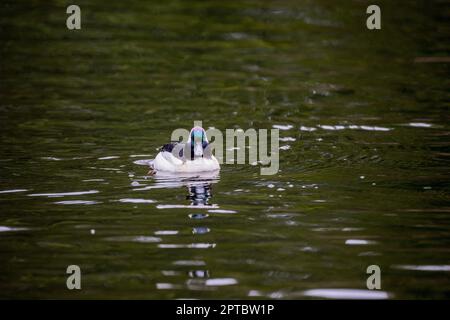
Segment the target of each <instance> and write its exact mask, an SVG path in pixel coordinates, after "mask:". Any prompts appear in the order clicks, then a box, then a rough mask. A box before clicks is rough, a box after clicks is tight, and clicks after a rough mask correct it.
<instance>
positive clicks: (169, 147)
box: [159, 142, 186, 161]
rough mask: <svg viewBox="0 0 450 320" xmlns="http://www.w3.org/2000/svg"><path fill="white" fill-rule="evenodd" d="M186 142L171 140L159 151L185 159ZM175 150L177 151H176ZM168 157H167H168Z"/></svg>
mask: <svg viewBox="0 0 450 320" xmlns="http://www.w3.org/2000/svg"><path fill="white" fill-rule="evenodd" d="M185 148H186V144H185V143H179V142H171V143H166V144H165V145H163V146H162V147H161V149H160V150H159V152H161V153H162V154H163V155H164V156H166V155H167V156H169V154H171V155H173V156H175V157H176V158H178V159H180V160H183V161H184V159H185V154H186V152H185ZM174 151H175V152H174ZM166 158H167V157H166Z"/></svg>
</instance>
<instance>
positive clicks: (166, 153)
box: [150, 127, 220, 174]
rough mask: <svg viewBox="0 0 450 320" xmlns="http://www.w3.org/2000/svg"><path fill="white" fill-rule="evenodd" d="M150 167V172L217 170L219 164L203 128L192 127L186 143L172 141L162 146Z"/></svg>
mask: <svg viewBox="0 0 450 320" xmlns="http://www.w3.org/2000/svg"><path fill="white" fill-rule="evenodd" d="M150 168H151V170H150V173H152V174H155V173H156V172H159V171H163V172H174V173H183V172H184V173H190V172H207V171H218V170H220V165H219V162H218V161H217V159H216V157H214V155H213V154H212V153H211V148H210V145H209V142H208V138H207V137H206V132H205V130H204V129H203V128H201V127H194V128H192V130H191V132H190V133H189V139H188V141H187V143H179V142H172V143H168V144H165V145H164V146H162V147H161V149H160V152H159V153H158V155H157V156H156V158H155V160H153V162H151V163H150Z"/></svg>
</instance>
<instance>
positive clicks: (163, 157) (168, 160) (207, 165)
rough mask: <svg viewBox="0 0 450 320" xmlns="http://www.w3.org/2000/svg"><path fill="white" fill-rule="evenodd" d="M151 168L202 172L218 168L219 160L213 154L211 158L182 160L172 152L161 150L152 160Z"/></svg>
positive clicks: (168, 170)
mask: <svg viewBox="0 0 450 320" xmlns="http://www.w3.org/2000/svg"><path fill="white" fill-rule="evenodd" d="M153 168H154V169H155V170H156V171H167V172H204V171H215V170H219V169H220V165H219V162H218V161H217V159H216V158H215V157H214V156H211V159H206V158H197V159H195V160H193V161H190V160H186V161H184V162H183V161H182V160H180V159H178V158H176V157H174V156H173V155H172V153H170V152H167V151H163V152H160V153H158V155H157V156H156V158H155V160H154V161H153Z"/></svg>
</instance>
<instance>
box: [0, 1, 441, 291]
mask: <svg viewBox="0 0 450 320" xmlns="http://www.w3.org/2000/svg"><path fill="white" fill-rule="evenodd" d="M77 4H78V5H80V7H81V9H82V30H80V31H76V32H70V31H68V30H67V29H66V28H65V19H66V14H65V3H64V2H61V1H52V2H49V3H48V4H31V3H29V2H28V1H2V3H1V5H0V6H1V11H0V12H1V19H0V32H1V38H2V46H1V49H0V50H1V51H0V55H1V63H0V74H1V86H0V95H1V99H0V119H1V120H0V121H1V129H0V132H1V135H0V139H1V148H0V152H1V153H0V161H1V175H0V176H1V179H0V297H1V298H89V299H91V298H145V299H147V298H150V299H153V298H170V299H172V298H270V299H303V298H339V297H344V298H369V299H372V298H373V299H385V298H394V299H395V298H449V297H450V277H449V268H450V267H449V266H450V250H449V248H450V209H449V208H450V206H449V197H448V191H449V187H448V186H449V184H448V182H449V180H448V172H449V126H448V107H449V94H448V88H449V78H448V74H449V73H448V71H449V69H448V63H444V62H439V59H437V60H438V62H435V63H429V60H426V59H425V60H424V59H417V58H419V57H441V56H448V53H449V47H448V41H447V39H448V35H449V28H448V24H447V23H446V22H447V21H448V5H447V4H446V3H445V1H400V2H398V1H396V2H392V1H379V2H378V4H379V5H380V6H381V8H382V28H383V29H382V30H381V31H377V32H369V31H367V29H366V28H365V19H366V14H365V9H366V7H367V5H368V4H369V3H365V2H364V1H363V2H361V1H325V0H320V1H301V2H298V1H281V2H278V1H277V2H273V3H272V2H270V3H261V2H259V1H258V2H255V1H245V2H242V1H239V2H229V1H226V2H225V1H220V2H219V1H214V2H213V1H208V2H203V1H201V2H200V1H195V2H192V3H187V2H184V1H165V2H164V4H150V3H142V2H138V1H127V2H123V3H114V4H111V3H110V4H108V5H103V4H100V2H97V1H89V2H87V1H78V2H77ZM446 8H447V9H446ZM414 61H416V62H414ZM424 61H425V62H424ZM427 61H428V62H427ZM194 120H202V121H203V124H204V126H205V127H206V128H208V127H215V128H218V129H221V130H224V129H226V128H243V129H247V128H267V129H270V128H273V127H276V126H278V128H280V129H281V130H280V137H281V141H280V146H281V150H280V172H279V173H278V174H276V175H273V176H261V175H260V174H259V167H258V166H250V165H223V166H222V170H221V172H220V175H219V176H213V177H201V176H200V177H196V178H194V179H176V178H173V177H166V178H161V179H158V178H155V177H150V176H146V174H147V172H148V168H147V166H145V162H146V161H147V160H148V159H151V158H153V157H154V156H155V155H156V153H157V148H158V147H159V146H160V145H162V144H163V143H166V142H167V141H168V140H169V139H170V134H171V132H172V130H174V129H176V128H186V129H190V127H192V125H193V121H194ZM143 164H144V165H143ZM72 264H75V265H79V266H80V267H81V270H82V290H81V291H77V292H74V291H69V290H67V288H66V276H67V275H66V268H67V266H68V265H72ZM372 264H376V265H378V266H380V268H381V272H382V290H381V291H377V292H374V291H369V290H367V288H366V279H367V276H368V275H367V274H366V268H367V267H368V266H369V265H372Z"/></svg>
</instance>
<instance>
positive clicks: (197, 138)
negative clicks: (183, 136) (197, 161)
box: [188, 127, 208, 159]
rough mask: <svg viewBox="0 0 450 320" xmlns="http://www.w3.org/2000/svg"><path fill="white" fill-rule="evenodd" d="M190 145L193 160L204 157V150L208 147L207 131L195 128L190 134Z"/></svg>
mask: <svg viewBox="0 0 450 320" xmlns="http://www.w3.org/2000/svg"><path fill="white" fill-rule="evenodd" d="M188 144H189V145H190V147H191V159H193V158H199V157H200V158H201V157H203V150H204V149H205V148H206V147H207V146H208V138H207V137H206V131H205V129H203V128H202V127H194V128H192V129H191V132H190V133H189V139H188Z"/></svg>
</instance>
